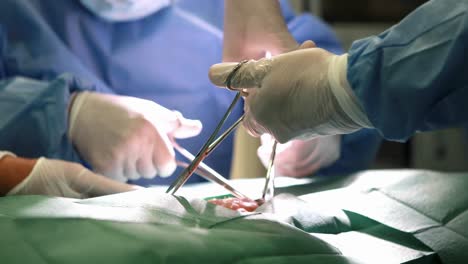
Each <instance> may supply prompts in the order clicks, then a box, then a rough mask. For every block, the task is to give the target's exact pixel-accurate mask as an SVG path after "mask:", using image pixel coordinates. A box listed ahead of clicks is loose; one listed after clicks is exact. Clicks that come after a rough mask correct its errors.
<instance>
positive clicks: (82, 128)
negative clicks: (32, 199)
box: [68, 92, 202, 181]
mask: <svg viewBox="0 0 468 264" xmlns="http://www.w3.org/2000/svg"><path fill="white" fill-rule="evenodd" d="M201 129H202V125H201V122H200V121H198V120H188V119H185V118H184V117H183V116H182V115H181V114H180V113H179V112H175V111H170V110H168V109H166V108H164V107H162V106H160V105H158V104H156V103H154V102H152V101H148V100H144V99H139V98H135V97H127V96H117V95H109V94H99V93H91V92H82V93H79V94H78V95H77V96H76V98H75V99H74V101H73V104H72V106H71V111H70V125H69V131H68V134H69V137H70V139H71V141H72V142H73V144H74V145H75V147H76V148H77V150H78V152H79V153H80V155H81V156H82V157H83V158H84V159H85V160H86V161H87V162H89V163H90V164H91V166H92V167H93V170H95V171H96V172H98V173H101V174H103V175H105V176H108V177H111V178H113V179H116V180H119V181H126V180H127V179H131V180H136V179H139V178H140V177H144V178H153V177H155V176H157V175H159V176H162V177H165V176H170V175H171V174H172V173H173V172H174V170H175V168H176V162H175V153H174V149H173V147H172V144H171V141H170V139H169V137H174V138H188V137H193V136H196V135H198V134H199V133H200V131H201Z"/></svg>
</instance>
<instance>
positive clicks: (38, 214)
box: [0, 170, 468, 264]
mask: <svg viewBox="0 0 468 264" xmlns="http://www.w3.org/2000/svg"><path fill="white" fill-rule="evenodd" d="M467 176H468V174H467V173H435V172H427V171H415V170H386V171H367V172H363V173H359V174H354V175H349V176H348V177H339V178H338V177H337V178H335V179H332V178H331V177H327V178H325V179H317V178H314V179H308V180H305V179H300V180H297V179H285V178H278V179H277V183H278V184H277V185H278V188H277V192H278V193H280V194H279V195H278V196H276V197H275V198H274V199H273V200H272V201H270V202H268V203H266V204H264V205H262V206H261V207H259V208H258V209H257V211H256V212H254V213H239V212H236V211H231V210H228V209H226V208H223V207H219V206H215V205H213V204H211V203H208V202H206V201H205V200H203V199H201V198H200V197H198V198H196V196H197V195H194V196H191V195H189V193H191V194H204V195H206V196H208V195H213V194H214V192H212V189H211V188H212V187H213V186H214V184H208V183H205V184H200V185H198V184H197V185H193V186H190V187H186V188H183V189H182V190H183V191H185V193H186V194H187V195H186V198H184V197H175V196H171V195H167V194H163V193H160V192H158V190H159V189H158V188H161V187H157V188H150V189H144V190H138V191H133V192H128V193H122V194H116V195H110V196H104V197H98V198H93V199H86V200H76V199H66V198H51V197H44V196H21V197H6V198H1V199H0V227H1V229H2V230H4V232H3V233H2V236H1V238H0V244H2V247H0V253H1V255H2V257H3V259H4V260H9V262H8V263H41V262H40V261H44V262H57V263H80V262H83V261H85V260H87V261H89V260H100V261H101V262H106V263H107V262H112V263H134V262H135V261H136V262H138V263H146V262H153V263H154V262H164V261H165V262H170V263H202V262H209V263H291V261H293V262H294V263H413V264H416V263H418V264H421V263H423V264H425V263H428V264H429V263H431V264H433V263H434V264H435V263H465V262H466V259H467V257H468V255H467V251H466V249H467V248H468V238H467V235H468V234H467V233H466V225H467V223H468V218H467V217H466V216H467V214H466V212H467V209H466V208H468V194H467V193H466V191H465V189H466V188H465V186H466V185H467V183H468V177H467ZM263 180H264V179H250V180H242V181H233V182H232V184H233V185H235V186H236V187H239V188H240V187H243V188H242V189H243V190H245V191H248V190H249V186H252V187H251V189H252V191H255V192H257V193H258V194H259V193H260V192H261V190H257V189H255V186H256V185H258V183H259V182H262V181H263ZM254 189H255V190H254ZM319 190H322V191H319ZM324 190H325V191H324ZM311 191H317V192H315V193H310V192H311ZM184 195H185V194H184ZM83 234H85V235H83ZM64 241H66V243H64ZM9 247H11V248H15V249H16V250H9ZM20 249H21V250H20ZM17 252H21V254H17ZM84 253H85V254H84Z"/></svg>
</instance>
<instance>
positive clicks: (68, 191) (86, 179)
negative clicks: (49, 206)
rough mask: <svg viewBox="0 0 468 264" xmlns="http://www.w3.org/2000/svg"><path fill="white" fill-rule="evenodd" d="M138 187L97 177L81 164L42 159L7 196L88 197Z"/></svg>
mask: <svg viewBox="0 0 468 264" xmlns="http://www.w3.org/2000/svg"><path fill="white" fill-rule="evenodd" d="M137 188H139V187H137V186H133V185H129V184H125V183H120V182H117V181H113V180H111V179H108V178H106V177H104V176H101V175H98V174H94V173H92V172H91V171H89V170H88V169H86V168H85V167H83V166H82V165H80V164H78V163H72V162H66V161H61V160H51V159H46V158H40V159H39V160H37V162H36V165H34V168H33V170H32V171H31V173H30V174H29V176H28V177H26V178H25V179H24V180H23V181H22V182H20V183H19V184H18V185H16V186H15V187H14V188H13V189H12V190H11V191H10V192H8V194H7V195H19V194H25V195H26V194H39V195H51V196H63V197H70V198H87V197H95V196H101V195H107V194H113V193H120V192H127V191H132V190H135V189H137Z"/></svg>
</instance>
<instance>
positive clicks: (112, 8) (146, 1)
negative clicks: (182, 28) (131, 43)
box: [80, 0, 171, 22]
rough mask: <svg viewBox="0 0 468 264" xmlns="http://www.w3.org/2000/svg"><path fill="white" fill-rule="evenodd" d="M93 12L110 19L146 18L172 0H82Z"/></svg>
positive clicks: (129, 19)
mask: <svg viewBox="0 0 468 264" xmlns="http://www.w3.org/2000/svg"><path fill="white" fill-rule="evenodd" d="M80 1H81V3H82V4H83V5H84V6H86V7H87V8H89V10H90V11H91V12H93V13H94V14H96V15H97V16H100V17H102V18H103V19H106V20H108V21H116V22H118V21H132V20H138V19H141V18H144V17H146V16H148V15H150V14H152V13H155V12H157V11H159V10H161V9H163V8H165V7H167V6H169V5H170V4H171V0H137V1H132V0H124V1H122V0H80Z"/></svg>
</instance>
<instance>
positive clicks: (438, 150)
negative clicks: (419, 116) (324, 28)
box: [290, 0, 468, 171]
mask: <svg viewBox="0 0 468 264" xmlns="http://www.w3.org/2000/svg"><path fill="white" fill-rule="evenodd" d="M290 1H291V4H292V5H293V6H294V8H295V10H296V12H302V11H308V12H311V13H313V14H314V15H316V16H318V17H320V18H321V19H323V20H324V21H326V22H327V23H328V24H330V25H331V26H332V28H333V29H334V30H335V32H336V34H337V36H338V38H339V39H340V40H341V43H342V44H343V47H344V49H345V50H347V49H348V48H349V47H350V46H351V44H352V42H353V41H354V40H356V39H359V38H363V37H366V36H369V35H376V34H379V33H380V32H382V31H384V30H385V29H387V28H389V27H390V26H391V25H394V24H395V23H398V21H400V20H401V19H402V18H403V17H405V16H406V15H407V14H409V13H410V12H411V11H413V10H414V9H415V8H417V7H418V6H419V5H421V4H423V3H425V2H427V1H425V0H398V1H391V2H390V3H389V1H387V0H353V1H343V0H326V1H322V0H290ZM409 76H411V73H408V78H410V77H409ZM467 150H468V133H467V132H466V129H463V128H452V129H447V130H441V131H435V132H430V133H419V134H417V135H415V136H414V137H413V138H412V139H411V140H410V141H408V142H406V143H397V142H388V141H387V142H384V143H383V144H382V146H381V148H380V150H379V154H378V156H377V159H376V161H375V163H374V165H373V168H379V169H380V168H418V169H432V170H439V171H467V170H468V151H467Z"/></svg>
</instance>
